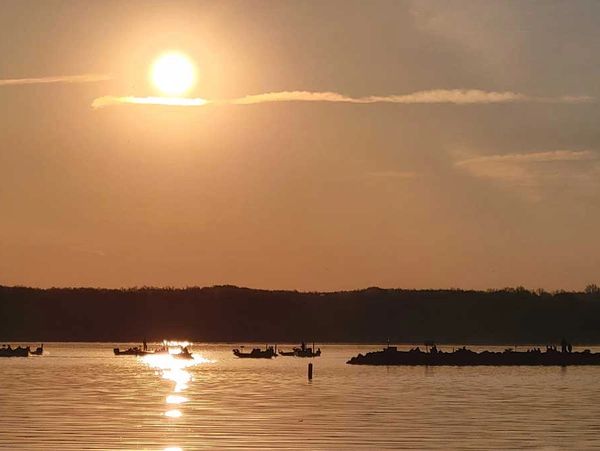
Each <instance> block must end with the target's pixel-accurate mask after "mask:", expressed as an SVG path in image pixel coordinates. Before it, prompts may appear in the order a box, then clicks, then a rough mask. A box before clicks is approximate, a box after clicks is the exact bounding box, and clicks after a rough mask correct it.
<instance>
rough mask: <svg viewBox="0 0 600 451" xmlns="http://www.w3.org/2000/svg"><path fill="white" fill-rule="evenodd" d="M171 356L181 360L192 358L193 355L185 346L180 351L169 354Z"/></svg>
mask: <svg viewBox="0 0 600 451" xmlns="http://www.w3.org/2000/svg"><path fill="white" fill-rule="evenodd" d="M171 357H174V358H176V359H182V360H194V356H193V355H192V353H191V352H190V351H189V349H188V348H187V346H184V347H182V348H181V352H178V353H175V354H171Z"/></svg>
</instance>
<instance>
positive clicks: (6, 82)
mask: <svg viewBox="0 0 600 451" xmlns="http://www.w3.org/2000/svg"><path fill="white" fill-rule="evenodd" d="M112 78H113V77H112V76H111V75H108V74H82V75H58V76H54V77H39V78H7V79H3V80H0V86H18V85H38V84H47V83H93V82H97V81H107V80H112Z"/></svg>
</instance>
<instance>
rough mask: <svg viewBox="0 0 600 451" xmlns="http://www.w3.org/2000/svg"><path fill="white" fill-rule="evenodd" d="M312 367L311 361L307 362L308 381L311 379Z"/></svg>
mask: <svg viewBox="0 0 600 451" xmlns="http://www.w3.org/2000/svg"><path fill="white" fill-rule="evenodd" d="M312 368H313V365H312V363H309V364H308V380H309V381H310V380H312Z"/></svg>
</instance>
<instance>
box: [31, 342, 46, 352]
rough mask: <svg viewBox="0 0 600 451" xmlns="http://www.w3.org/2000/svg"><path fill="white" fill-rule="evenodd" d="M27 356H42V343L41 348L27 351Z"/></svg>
mask: <svg viewBox="0 0 600 451" xmlns="http://www.w3.org/2000/svg"><path fill="white" fill-rule="evenodd" d="M29 354H31V355H43V354H44V343H42V344H41V346H38V347H37V348H35V351H29Z"/></svg>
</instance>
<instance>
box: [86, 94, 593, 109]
mask: <svg viewBox="0 0 600 451" xmlns="http://www.w3.org/2000/svg"><path fill="white" fill-rule="evenodd" d="M593 100H594V99H593V98H591V97H587V96H561V97H533V96H528V95H525V94H521V93H516V92H511V91H503V92H497V91H483V90H479V89H433V90H428V91H416V92H413V93H409V94H401V95H385V96H366V97H350V96H347V95H344V94H340V93H337V92H312V91H281V92H269V93H264V94H254V95H248V96H244V97H239V98H233V99H219V100H209V99H202V98H187V97H134V96H124V97H119V96H103V97H98V98H96V99H94V101H93V102H92V107H93V108H95V109H97V108H104V107H108V106H114V105H122V104H136V105H166V106H185V107H190V106H204V105H209V104H212V105H253V104H259V103H275V102H334V103H354V104H374V103H396V104H444V103H445V104H455V105H468V104H491V103H520V102H542V103H588V102H592V101H593Z"/></svg>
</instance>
